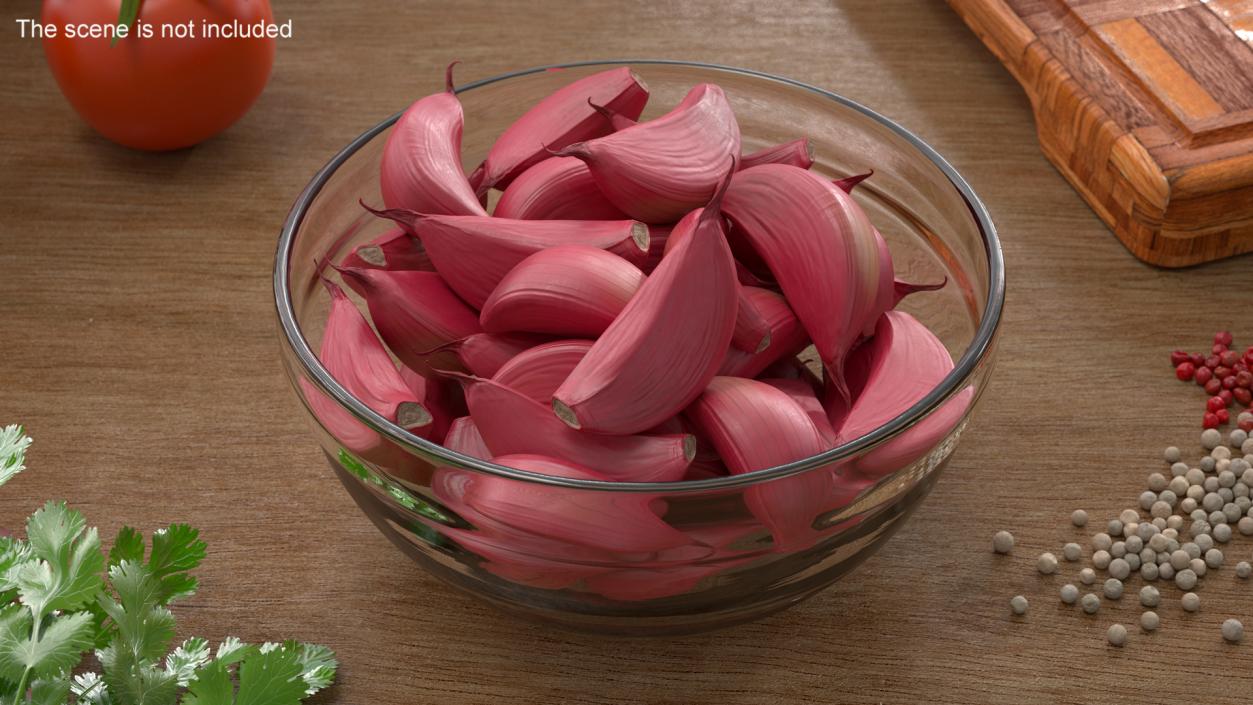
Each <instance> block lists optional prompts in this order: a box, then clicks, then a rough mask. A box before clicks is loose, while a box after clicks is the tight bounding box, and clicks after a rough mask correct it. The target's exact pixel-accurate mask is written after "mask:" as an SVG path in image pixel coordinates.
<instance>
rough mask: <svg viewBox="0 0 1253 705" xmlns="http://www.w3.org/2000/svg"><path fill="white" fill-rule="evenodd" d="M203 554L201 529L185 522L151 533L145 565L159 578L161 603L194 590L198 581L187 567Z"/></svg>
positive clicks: (191, 566) (184, 595)
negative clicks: (150, 546) (150, 542)
mask: <svg viewBox="0 0 1253 705" xmlns="http://www.w3.org/2000/svg"><path fill="white" fill-rule="evenodd" d="M204 555H205V543H204V541H201V540H200V531H199V530H197V529H193V528H192V527H190V526H188V525H186V524H173V525H171V526H170V527H169V528H167V529H161V530H159V531H157V532H155V533H154V534H153V535H152V555H151V556H149V558H148V569H149V570H151V571H152V575H153V576H154V577H156V578H157V580H158V581H160V584H161V602H162V603H163V604H164V603H169V602H172V601H173V600H176V599H178V598H180V597H187V596H188V595H191V594H194V593H195V592H196V586H197V581H196V579H195V578H194V577H192V576H191V575H188V574H187V571H190V570H193V569H195V568H196V567H197V566H199V565H200V561H202V560H204Z"/></svg>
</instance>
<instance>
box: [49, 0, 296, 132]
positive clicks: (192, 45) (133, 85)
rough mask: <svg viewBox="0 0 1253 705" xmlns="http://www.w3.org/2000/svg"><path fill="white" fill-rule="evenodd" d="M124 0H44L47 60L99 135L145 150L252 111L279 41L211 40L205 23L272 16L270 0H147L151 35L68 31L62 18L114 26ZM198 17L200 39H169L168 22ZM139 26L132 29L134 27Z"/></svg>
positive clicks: (143, 7) (218, 127)
mask: <svg viewBox="0 0 1253 705" xmlns="http://www.w3.org/2000/svg"><path fill="white" fill-rule="evenodd" d="M119 7H120V2H119V0H44V4H43V17H42V21H43V23H44V24H45V25H47V24H52V25H56V26H57V35H56V37H53V38H45V39H44V40H43V45H44V53H45V54H46V55H47V57H48V66H49V67H50V68H51V69H52V74H53V75H54V76H55V77H56V79H57V83H58V84H60V86H61V92H62V93H64V94H65V97H66V98H67V99H69V101H70V104H71V105H73V106H74V109H75V110H76V111H78V114H79V115H81V116H82V118H83V119H84V120H86V121H87V123H88V124H90V125H91V126H92V127H94V128H95V129H96V131H98V132H99V133H100V134H102V135H104V136H105V137H107V138H109V139H111V140H113V141H114V142H117V143H119V144H123V145H126V146H127V147H134V148H136V149H147V150H169V149H179V148H181V147H190V146H191V145H193V144H197V143H199V142H203V141H204V140H206V139H208V138H210V137H212V136H214V135H216V134H217V133H219V132H221V131H222V130H225V129H226V128H227V127H230V126H231V124H232V123H234V122H235V121H236V120H238V119H239V118H240V117H242V116H243V114H244V113H246V112H248V108H249V107H251V106H252V103H253V101H255V100H256V99H257V96H259V95H260V94H261V89H263V88H265V83H266V80H267V79H268V78H269V77H270V68H271V66H273V64H274V40H273V39H264V38H263V39H217V38H213V39H205V38H203V37H202V36H201V32H200V27H201V22H202V21H204V22H208V23H210V24H229V23H231V21H232V20H238V22H239V24H241V25H255V24H256V23H257V22H262V21H264V22H266V23H270V22H273V19H274V18H273V14H272V13H271V11H270V3H269V0H214V1H213V2H204V0H145V1H144V2H142V3H141V4H140V8H139V20H140V21H141V22H144V23H146V24H147V25H149V26H150V27H152V29H153V30H154V32H153V36H152V38H143V37H141V36H138V33H137V32H134V31H132V33H131V35H130V36H128V37H126V38H125V39H121V40H119V41H118V42H117V43H116V44H113V45H112V46H111V45H110V44H111V42H110V40H109V39H106V38H99V39H81V38H74V39H71V38H67V37H66V31H65V25H67V24H71V25H78V24H88V25H91V24H116V23H117V20H118V10H119ZM188 20H191V21H192V22H193V23H194V26H195V28H196V30H197V32H196V37H195V38H190V39H177V38H173V37H169V38H162V36H161V26H162V25H163V24H167V23H168V24H171V25H176V24H180V23H181V24H184V25H185V24H186V23H187V22H188ZM134 29H135V28H134V27H132V30H134Z"/></svg>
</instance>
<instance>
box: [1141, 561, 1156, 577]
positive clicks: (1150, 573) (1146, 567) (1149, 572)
mask: <svg viewBox="0 0 1253 705" xmlns="http://www.w3.org/2000/svg"><path fill="white" fill-rule="evenodd" d="M1159 574H1160V569H1159V568H1158V567H1157V564H1156V563H1141V564H1140V577H1141V578H1144V579H1145V580H1157V577H1158V575H1159Z"/></svg>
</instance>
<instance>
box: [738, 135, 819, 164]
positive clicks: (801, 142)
mask: <svg viewBox="0 0 1253 705" xmlns="http://www.w3.org/2000/svg"><path fill="white" fill-rule="evenodd" d="M762 164H790V165H792V166H795V167H800V168H801V169H808V168H809V167H811V166H813V165H814V145H813V143H812V142H810V141H809V139H808V138H805V137H802V138H800V139H796V140H792V141H791V142H784V143H783V144H777V145H774V146H773V147H766V148H764V149H759V150H757V151H756V152H753V153H751V154H745V155H744V156H743V157H741V158H740V169H751V168H752V167H755V166H761V165H762Z"/></svg>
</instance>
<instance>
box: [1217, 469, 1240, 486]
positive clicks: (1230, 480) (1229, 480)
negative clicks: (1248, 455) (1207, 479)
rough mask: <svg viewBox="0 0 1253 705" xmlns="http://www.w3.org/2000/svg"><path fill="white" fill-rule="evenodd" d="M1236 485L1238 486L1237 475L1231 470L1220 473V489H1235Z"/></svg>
mask: <svg viewBox="0 0 1253 705" xmlns="http://www.w3.org/2000/svg"><path fill="white" fill-rule="evenodd" d="M1235 484H1236V474H1235V473H1234V472H1232V471H1230V470H1223V471H1222V472H1220V473H1218V486H1219V487H1235Z"/></svg>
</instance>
